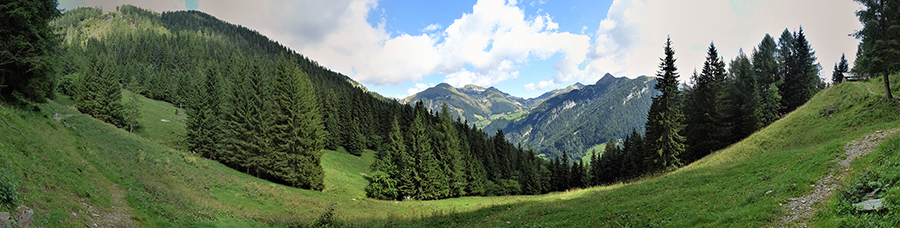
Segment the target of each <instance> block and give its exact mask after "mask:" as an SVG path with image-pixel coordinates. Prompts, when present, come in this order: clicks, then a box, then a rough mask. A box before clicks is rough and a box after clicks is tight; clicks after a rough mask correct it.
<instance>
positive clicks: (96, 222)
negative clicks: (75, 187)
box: [72, 184, 137, 227]
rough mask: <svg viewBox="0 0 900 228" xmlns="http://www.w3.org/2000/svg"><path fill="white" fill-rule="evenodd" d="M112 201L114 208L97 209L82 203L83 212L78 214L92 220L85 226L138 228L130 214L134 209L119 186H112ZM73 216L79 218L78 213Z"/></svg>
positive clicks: (73, 213)
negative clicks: (83, 214)
mask: <svg viewBox="0 0 900 228" xmlns="http://www.w3.org/2000/svg"><path fill="white" fill-rule="evenodd" d="M111 199H112V204H113V205H112V208H96V207H94V206H91V205H90V204H87V203H85V202H81V206H82V208H83V210H81V211H79V212H78V213H87V214H85V216H88V217H90V218H91V223H90V224H85V226H87V227H137V224H135V222H134V220H132V219H131V214H129V213H128V211H130V210H132V208H131V207H130V206H128V204H127V202H126V201H125V190H124V189H121V188H119V186H118V184H113V186H112V191H111ZM72 215H73V216H77V214H76V212H72Z"/></svg>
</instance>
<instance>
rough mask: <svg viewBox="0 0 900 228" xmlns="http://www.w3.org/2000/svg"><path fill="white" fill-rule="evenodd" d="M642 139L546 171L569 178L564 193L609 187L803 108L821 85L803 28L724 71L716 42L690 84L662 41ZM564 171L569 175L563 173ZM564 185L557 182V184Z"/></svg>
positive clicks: (689, 158) (634, 136)
mask: <svg viewBox="0 0 900 228" xmlns="http://www.w3.org/2000/svg"><path fill="white" fill-rule="evenodd" d="M664 54H665V56H664V57H663V58H660V64H659V71H657V74H656V79H657V84H656V85H655V87H654V88H655V89H657V90H659V91H660V92H661V94H660V95H659V96H656V97H653V102H652V104H651V106H650V110H649V111H648V114H647V123H646V129H645V132H644V134H643V135H642V134H640V133H639V132H638V130H637V129H634V130H633V131H632V133H631V134H630V135H628V136H626V138H625V139H624V140H623V142H621V143H617V142H616V141H615V140H612V139H610V140H609V141H608V142H607V144H606V148H605V151H604V152H603V153H602V155H598V153H592V154H593V155H592V156H591V158H590V161H591V162H590V164H589V165H585V164H581V162H575V163H574V164H572V165H569V164H567V160H568V158H567V156H563V158H562V160H561V161H559V162H557V160H559V159H556V160H554V161H553V163H552V165H551V167H561V168H554V170H561V171H558V173H559V174H557V175H561V176H566V175H567V174H566V173H568V178H567V179H565V180H568V181H569V182H568V183H567V184H563V183H557V185H561V186H567V187H568V188H574V187H585V186H595V185H604V184H612V183H616V182H620V181H626V180H629V179H633V178H637V177H640V176H643V175H646V174H652V173H656V172H664V171H669V170H673V169H676V168H678V167H681V166H683V165H685V164H689V163H691V162H693V161H696V160H699V159H701V158H703V157H704V156H706V155H709V154H710V153H712V152H714V151H716V150H720V149H723V148H725V147H726V146H728V145H731V144H733V143H735V142H737V141H739V140H741V139H743V138H745V137H747V136H749V135H750V134H752V133H754V132H756V131H757V130H760V129H762V128H763V127H765V126H767V125H769V124H771V123H772V122H774V121H775V120H778V119H779V118H781V116H782V115H784V114H786V113H788V112H791V111H793V110H794V109H796V108H798V107H799V106H801V105H803V104H804V103H806V101H807V100H809V99H810V98H811V97H812V96H813V95H815V94H816V93H817V92H818V91H819V90H821V89H823V88H825V86H826V84H825V83H824V82H823V81H822V80H821V79H820V78H819V77H818V75H819V71H820V68H821V67H820V66H819V64H818V63H816V57H815V51H813V50H812V47H811V46H810V45H809V43H808V41H807V40H806V35H805V34H804V32H803V28H802V27H801V28H800V29H799V30H798V31H797V32H791V31H789V30H787V29H785V30H784V32H783V33H782V35H781V37H780V38H779V40H778V42H776V41H775V39H774V38H772V37H771V36H770V35H768V34H766V35H765V37H763V39H762V41H761V42H760V43H759V45H757V46H756V47H755V48H754V49H753V51H752V53H751V56H750V57H748V56H747V55H746V54H745V53H743V51H740V52H739V53H738V55H737V57H735V59H733V60H731V62H730V64H728V66H727V67H726V63H725V60H724V59H723V58H722V57H720V56H719V54H718V50H717V49H716V47H715V44H714V43H710V45H709V48H708V49H707V56H706V61H705V62H704V64H703V68H702V69H701V70H700V72H699V73H698V72H697V71H696V70H695V71H694V73H693V74H692V75H691V78H690V82H691V83H690V84H681V83H679V81H678V77H679V73H678V68H677V66H676V63H675V60H676V58H675V51H674V49H673V48H672V41H671V39H667V40H666V44H665V47H664ZM567 168H568V170H566V169H567ZM558 179H560V180H562V179H563V178H562V177H560V178H558Z"/></svg>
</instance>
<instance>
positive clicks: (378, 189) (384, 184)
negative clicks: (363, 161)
mask: <svg viewBox="0 0 900 228" xmlns="http://www.w3.org/2000/svg"><path fill="white" fill-rule="evenodd" d="M405 151H406V145H405V144H404V142H403V133H401V132H400V124H399V122H398V120H397V117H396V116H395V117H394V122H393V124H392V125H391V132H390V133H388V147H387V148H386V150H380V151H378V152H377V153H376V154H375V155H376V160H375V163H372V168H371V170H372V173H371V174H370V175H371V178H372V182H371V183H369V186H368V187H366V195H367V196H369V197H373V198H378V199H386V200H391V199H397V198H398V196H399V195H398V194H399V191H398V189H397V184H398V179H397V177H398V175H399V174H400V172H399V167H398V166H397V165H395V161H396V160H397V156H398V155H400V154H402V153H404V152H405Z"/></svg>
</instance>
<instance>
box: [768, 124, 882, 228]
mask: <svg viewBox="0 0 900 228" xmlns="http://www.w3.org/2000/svg"><path fill="white" fill-rule="evenodd" d="M897 130H898V129H891V130H887V131H876V132H875V133H872V134H870V135H867V136H865V137H863V138H860V139H857V140H854V141H852V142H849V143H847V145H845V146H844V155H845V156H844V158H837V159H836V160H837V162H838V167H836V168H832V169H831V172H830V173H828V175H826V176H825V177H822V178H821V179H819V180H817V181H816V185H815V190H813V192H811V193H809V194H806V195H804V196H801V197H799V198H791V199H790V200H791V202H790V203H788V204H785V205H784V207H785V210H787V211H788V214H787V215H786V216H784V218H782V219H781V227H806V220H807V219H809V217H810V216H811V215H812V214H813V213H815V211H816V208H814V207H813V204H814V203H816V202H822V201H823V200H824V199H825V198H827V197H828V196H830V195H831V193H832V191H833V190H834V189H836V188H837V187H838V183H836V182H835V181H834V180H835V177H839V176H844V175H846V174H847V171H848V170H849V169H850V162H851V161H853V159H856V158H858V157H862V156H865V155H866V154H869V152H872V151H873V150H875V148H876V147H877V146H878V144H879V143H880V142H881V140H882V139H884V138H885V137H887V136H890V135H893V134H894V132H897Z"/></svg>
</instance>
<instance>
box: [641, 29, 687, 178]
mask: <svg viewBox="0 0 900 228" xmlns="http://www.w3.org/2000/svg"><path fill="white" fill-rule="evenodd" d="M664 49H665V55H666V56H665V57H664V58H660V61H661V63H660V64H659V68H660V70H659V71H658V72H657V73H656V77H657V79H656V85H655V86H654V88H655V89H657V90H659V91H660V92H661V93H662V94H661V95H659V96H656V97H654V98H653V103H651V105H650V110H649V111H648V113H647V124H646V131H647V133H646V135H647V137H646V138H647V143H648V144H647V145H649V149H650V150H651V151H654V154H655V158H654V159H653V161H654V163H655V164H656V165H657V166H656V167H655V168H656V169H674V168H676V167H678V166H681V161H680V160H679V156H680V155H681V153H683V152H684V151H685V145H684V140H685V139H684V136H682V130H683V129H684V127H685V126H684V115H683V114H682V113H681V106H682V105H681V102H680V100H681V99H680V96H681V93H680V92H679V91H678V72H676V71H677V70H678V68H677V67H676V66H675V50H673V49H672V40H671V38H667V39H666V46H665V48H664Z"/></svg>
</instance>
